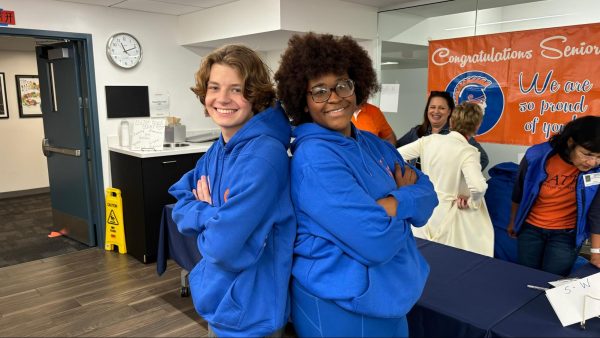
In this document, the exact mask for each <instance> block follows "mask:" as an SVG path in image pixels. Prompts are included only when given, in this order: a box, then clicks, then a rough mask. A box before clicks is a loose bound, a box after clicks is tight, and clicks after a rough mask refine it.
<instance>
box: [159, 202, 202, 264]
mask: <svg viewBox="0 0 600 338" xmlns="http://www.w3.org/2000/svg"><path fill="white" fill-rule="evenodd" d="M172 211H173V205H172V204H169V205H166V206H165V207H164V208H163V212H162V219H161V221H160V233H159V236H158V253H157V255H156V272H157V273H158V274H159V275H162V274H163V273H164V272H165V270H166V268H167V259H169V258H171V259H173V260H174V261H175V262H176V263H177V264H178V265H179V266H181V267H182V268H183V269H185V270H187V271H192V269H193V268H194V266H195V265H196V263H198V262H199V261H200V258H202V256H201V255H200V252H199V251H198V247H197V244H196V237H187V236H184V235H182V234H181V233H180V232H179V230H177V224H175V222H173V218H172V217H171V213H172Z"/></svg>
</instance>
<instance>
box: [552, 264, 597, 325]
mask: <svg viewBox="0 0 600 338" xmlns="http://www.w3.org/2000/svg"><path fill="white" fill-rule="evenodd" d="M546 297H548V300H549V301H550V304H551V305H552V308H553V309H554V312H556V315H557V316H558V319H559V320H560V323H561V324H562V326H567V325H571V324H574V323H579V322H581V321H582V320H584V319H586V320H587V319H590V318H592V317H596V316H599V315H600V300H599V299H600V272H599V273H596V274H594V275H591V276H588V277H584V278H581V279H578V280H575V281H572V282H569V283H566V284H561V285H559V286H557V287H555V288H553V289H550V290H547V291H546ZM584 305H585V309H584Z"/></svg>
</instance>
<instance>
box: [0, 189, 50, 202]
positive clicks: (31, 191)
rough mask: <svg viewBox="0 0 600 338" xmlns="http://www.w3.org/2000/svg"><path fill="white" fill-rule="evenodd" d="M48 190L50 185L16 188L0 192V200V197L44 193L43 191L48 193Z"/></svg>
mask: <svg viewBox="0 0 600 338" xmlns="http://www.w3.org/2000/svg"><path fill="white" fill-rule="evenodd" d="M48 192H50V187H44V188H35V189H27V190H18V191H8V192H0V200H1V199H6V198H15V197H23V196H31V195H38V194H44V193H48Z"/></svg>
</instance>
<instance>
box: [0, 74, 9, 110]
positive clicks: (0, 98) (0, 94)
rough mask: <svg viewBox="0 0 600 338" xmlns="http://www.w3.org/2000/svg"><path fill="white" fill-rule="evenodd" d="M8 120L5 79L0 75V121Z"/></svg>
mask: <svg viewBox="0 0 600 338" xmlns="http://www.w3.org/2000/svg"><path fill="white" fill-rule="evenodd" d="M7 118H8V101H7V100H6V77H5V76H4V73H0V119H7Z"/></svg>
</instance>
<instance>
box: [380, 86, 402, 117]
mask: <svg viewBox="0 0 600 338" xmlns="http://www.w3.org/2000/svg"><path fill="white" fill-rule="evenodd" d="M399 96H400V84H399V83H384V84H382V85H381V100H379V109H381V111H382V112H386V113H397V112H398V99H399Z"/></svg>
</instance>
